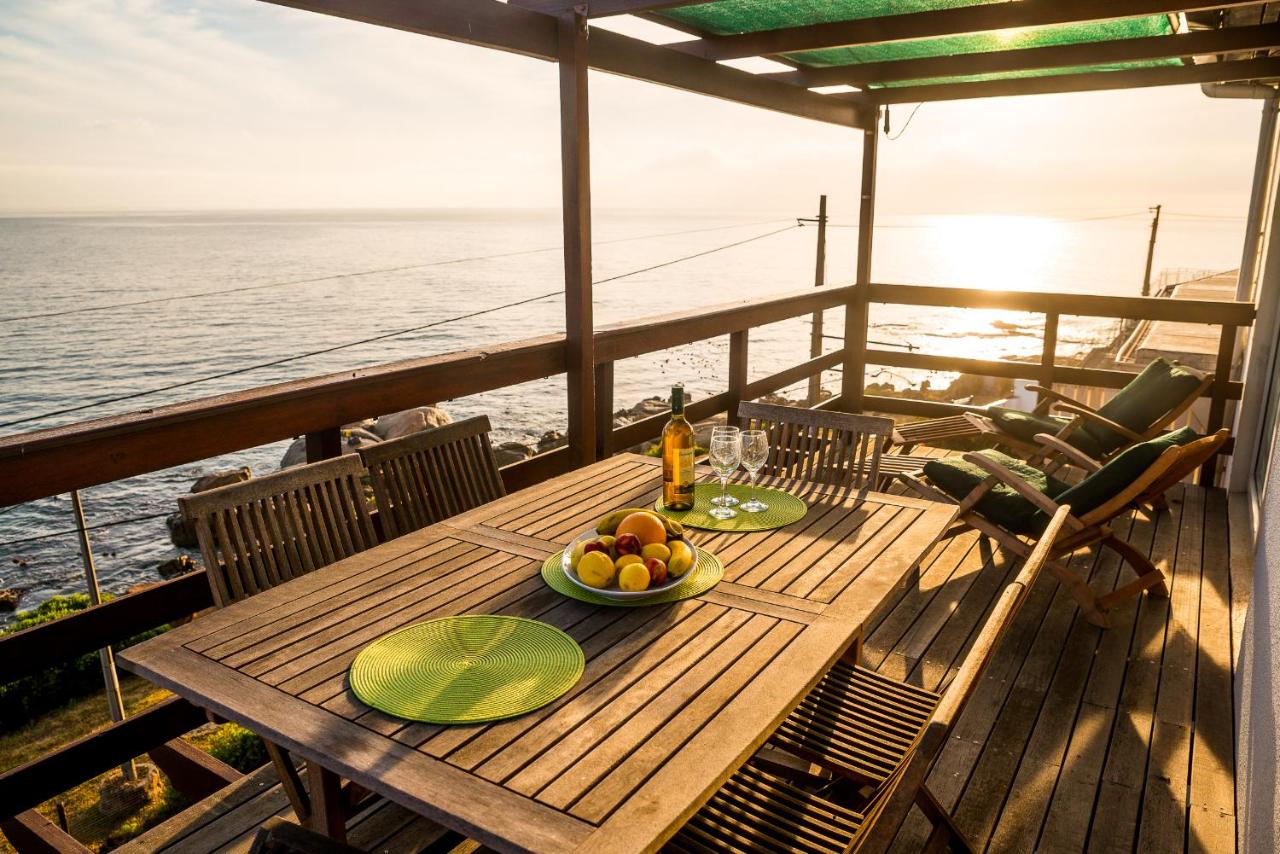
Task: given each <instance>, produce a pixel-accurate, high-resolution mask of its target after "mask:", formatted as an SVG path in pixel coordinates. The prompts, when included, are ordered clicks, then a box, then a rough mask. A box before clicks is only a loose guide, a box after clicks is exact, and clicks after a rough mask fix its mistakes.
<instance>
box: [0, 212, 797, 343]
mask: <svg viewBox="0 0 1280 854" xmlns="http://www.w3.org/2000/svg"><path fill="white" fill-rule="evenodd" d="M781 221H782V220H776V219H770V220H763V221H760V222H746V223H730V224H729V225H717V226H711V227H709V228H693V229H688V230H686V231H667V232H662V233H660V234H641V235H637V236H635V237H619V238H614V239H613V240H599V241H596V244H595V245H597V246H604V245H608V244H612V243H626V242H628V241H632V240H655V239H657V238H660V237H678V236H680V235H685V234H700V233H703V232H707V231H723V230H724V229H726V228H750V227H752V226H756V225H768V224H770V223H774V222H781ZM560 248H561V247H560V246H544V247H542V248H540V249H521V250H517V251H515V252H498V253H495V254H493V255H475V256H472V257H469V258H449V259H447V260H444V261H428V262H424V263H421V264H406V265H403V266H399V267H383V268H381V269H377V270H361V271H359V272H355V273H334V274H332V275H329V276H317V277H315V278H312V279H294V280H291V281H285V282H266V283H264V284H259V285H243V286H240V287H235V288H220V289H217V290H211V291H196V292H194V293H189V294H172V295H170V296H163V297H148V298H147V299H139V300H129V301H127V302H114V303H106V304H104V305H89V306H80V307H78V308H68V309H61V310H58V311H43V312H37V313H35V314H20V315H14V316H12V317H0V323H14V322H17V321H19V320H38V319H42V318H49V317H65V316H67V315H69V314H85V313H87V312H95V311H110V310H113V309H117V308H134V307H137V306H140V305H155V304H157V303H163V302H173V301H175V300H184V299H199V298H201V297H212V296H223V295H226V294H238V293H244V292H246V291H260V290H266V289H268V288H283V287H290V286H293V285H312V284H316V283H319V282H332V281H337V280H340V279H351V278H356V277H358V276H374V275H381V274H386V273H403V272H405V271H408V270H424V269H426V268H428V267H445V266H448V265H451V264H465V263H469V262H473V261H493V260H497V259H499V258H515V257H518V256H521V255H536V254H538V253H541V252H552V251H555V250H557V249H560Z"/></svg>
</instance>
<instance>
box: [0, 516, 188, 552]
mask: <svg viewBox="0 0 1280 854" xmlns="http://www.w3.org/2000/svg"><path fill="white" fill-rule="evenodd" d="M171 515H173V512H172V511H166V512H164V513H151V514H148V515H146V516H133V517H130V518H128V519H112V520H110V521H109V522H98V523H97V524H94V525H85V526H84V529H85V530H86V531H96V530H97V529H99V528H113V527H117V526H119V525H132V524H134V523H135V522H149V521H151V520H152V519H161V518H164V517H165V516H171ZM79 532H80V529H79V528H70V529H68V530H65V531H53V532H51V533H48V534H36V535H35V536H32V537H19V538H18V539H16V540H5V541H4V542H2V543H0V549H7V548H10V547H11V546H20V545H23V544H25V543H34V542H36V541H37V540H49V539H52V538H54V537H65V536H67V535H69V534H77V533H79Z"/></svg>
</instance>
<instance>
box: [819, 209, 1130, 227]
mask: <svg viewBox="0 0 1280 854" xmlns="http://www.w3.org/2000/svg"><path fill="white" fill-rule="evenodd" d="M1146 213H1147V212H1146V211H1134V212H1132V213H1122V214H1102V215H1099V216H1082V217H1070V218H1059V219H1041V218H1040V217H1034V218H1035V219H1039V220H1040V221H1041V222H1095V221H1098V220H1104V219H1125V218H1127V217H1133V216H1146ZM857 227H858V224H857V223H854V222H848V223H840V222H829V223H827V228H857ZM875 227H876V228H878V229H879V228H946V227H947V226H946V224H945V223H887V224H882V223H876V226H875Z"/></svg>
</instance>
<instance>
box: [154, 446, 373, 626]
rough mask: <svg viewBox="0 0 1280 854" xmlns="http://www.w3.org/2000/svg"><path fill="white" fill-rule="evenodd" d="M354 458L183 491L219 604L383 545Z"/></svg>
mask: <svg viewBox="0 0 1280 854" xmlns="http://www.w3.org/2000/svg"><path fill="white" fill-rule="evenodd" d="M363 473H364V468H363V467H362V466H361V465H360V460H359V458H358V457H356V456H355V455H349V456H343V457H337V458H335V459H331V460H323V461H321V462H318V463H312V464H311V465H306V466H298V467H296V468H291V469H286V470H284V471H281V472H276V473H275V474H270V475H267V476H266V477H259V478H254V479H253V480H249V481H246V482H244V483H235V484H231V485H230V486H223V487H219V488H217V489H211V490H209V491H208V492H197V493H195V494H194V495H184V496H182V497H181V498H179V499H178V506H179V507H180V508H181V509H182V513H183V515H184V516H185V517H186V518H187V520H188V521H190V522H192V523H193V524H194V525H195V528H196V538H197V540H198V541H199V543H200V554H201V556H202V557H203V558H204V565H205V572H206V573H207V574H208V576H209V587H210V588H211V589H212V590H213V601H214V602H215V603H216V604H217V605H218V606H219V607H222V606H225V605H230V604H231V603H232V602H238V601H239V600H241V599H244V598H246V597H248V596H252V595H253V594H255V593H260V592H262V591H263V590H268V589H270V588H272V587H275V586H276V585H278V584H283V583H284V582H286V581H288V580H290V579H292V578H297V577H298V576H300V575H305V574H306V573H308V572H313V571H314V570H317V569H319V568H320V567H322V566H327V565H328V564H331V563H334V562H336V561H339V560H342V559H343V558H346V557H350V556H351V555H353V554H356V553H357V552H362V551H364V550H365V549H368V548H372V547H373V546H375V545H377V544H378V540H377V537H376V536H375V534H374V530H373V524H372V522H371V521H370V519H369V509H368V507H366V506H365V499H364V489H363V487H362V486H361V482H360V478H361V476H362V475H363Z"/></svg>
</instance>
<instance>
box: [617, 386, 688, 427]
mask: <svg viewBox="0 0 1280 854" xmlns="http://www.w3.org/2000/svg"><path fill="white" fill-rule="evenodd" d="M691 400H693V398H692V397H690V395H689V392H687V391H686V392H685V393H684V402H685V405H686V406H687V405H688V404H689V402H690V401H691ZM670 409H671V401H670V400H668V399H667V398H665V397H646V398H645V399H644V400H642V401H640V402H639V403H637V404H636V405H635V406H633V407H631V408H630V409H619V410H618V411H617V412H615V413H613V417H614V419H615V423H616V421H617V419H624V420H623V423H624V424H629V423H631V422H632V421H639V420H641V419H642V418H652V417H653V416H655V415H662V414H663V413H665V412H667V411H669V410H670Z"/></svg>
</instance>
